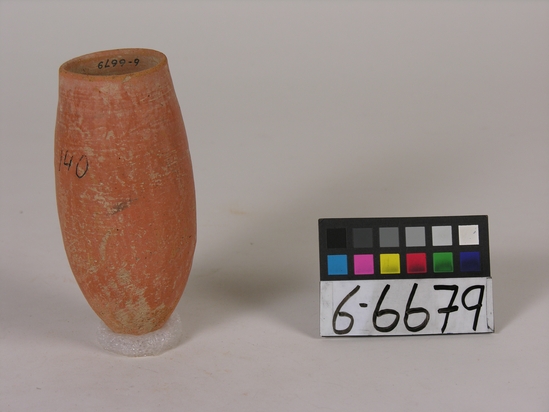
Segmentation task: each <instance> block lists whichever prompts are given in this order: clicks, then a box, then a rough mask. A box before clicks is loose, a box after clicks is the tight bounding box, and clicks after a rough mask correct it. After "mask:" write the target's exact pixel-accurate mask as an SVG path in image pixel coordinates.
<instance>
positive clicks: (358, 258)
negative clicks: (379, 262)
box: [355, 255, 374, 275]
mask: <svg viewBox="0 0 549 412" xmlns="http://www.w3.org/2000/svg"><path fill="white" fill-rule="evenodd" d="M373 274H374V255H355V275H373Z"/></svg>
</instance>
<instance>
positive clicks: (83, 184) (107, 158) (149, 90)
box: [55, 49, 196, 335]
mask: <svg viewBox="0 0 549 412" xmlns="http://www.w3.org/2000/svg"><path fill="white" fill-rule="evenodd" d="M55 183H56V193H57V205H58V211H59V220H60V223H61V231H62V234H63V241H64V244H65V250H66V252H67V257H68V260H69V263H70V266H71V269H72V271H73V273H74V276H75V278H76V280H77V282H78V284H79V286H80V288H81V290H82V292H83V293H84V296H85V297H86V299H87V301H88V303H89V304H90V306H91V307H92V308H93V310H94V311H95V312H96V313H97V315H98V316H99V317H100V318H101V319H102V320H103V321H104V322H105V323H106V324H107V326H109V328H111V329H112V330H113V331H114V332H117V333H125V334H134V335H140V334H144V333H147V332H152V331H154V330H156V329H158V328H160V327H161V326H162V325H164V323H165V322H166V321H167V320H168V318H169V317H170V315H171V314H172V312H173V310H174V309H175V307H176V305H177V303H178V302H179V299H180V298H181V295H182V293H183V290H184V288H185V285H186V283H187V279H188V276H189V272H190V269H191V264H192V258H193V253H194V249H195V243H196V206H195V192H194V183H193V174H192V165H191V158H190V154H189V148H188V143H187V136H186V133H185V126H184V124H183V118H182V117H181V111H180V108H179V104H178V102H177V97H176V95H175V92H174V87H173V84H172V80H171V77H170V72H169V69H168V62H167V59H166V56H164V55H163V54H162V53H160V52H157V51H154V50H147V49H121V50H110V51H104V52H98V53H93V54H88V55H85V56H81V57H78V58H76V59H73V60H70V61H68V62H66V63H65V64H63V65H62V66H61V68H60V70H59V105H58V111H57V124H56V129H55Z"/></svg>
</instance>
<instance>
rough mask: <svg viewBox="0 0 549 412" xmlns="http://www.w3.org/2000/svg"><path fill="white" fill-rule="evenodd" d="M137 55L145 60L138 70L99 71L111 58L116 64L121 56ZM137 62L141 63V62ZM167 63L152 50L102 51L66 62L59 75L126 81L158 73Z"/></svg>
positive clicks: (160, 55)
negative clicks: (100, 64)
mask: <svg viewBox="0 0 549 412" xmlns="http://www.w3.org/2000/svg"><path fill="white" fill-rule="evenodd" d="M137 55H138V56H139V58H143V59H147V60H146V62H144V64H145V66H142V68H139V69H137V70H131V69H130V67H127V68H126V69H125V70H122V71H121V72H120V73H116V72H114V71H113V70H109V71H106V72H104V73H102V72H101V71H100V70H102V68H99V67H98V66H99V63H100V62H106V61H107V59H112V58H113V57H116V60H117V62H118V61H119V60H120V58H121V57H122V56H135V57H137ZM135 57H132V58H135ZM139 62H140V63H141V61H139ZM167 62H168V59H167V57H166V55H165V54H164V53H162V52H159V51H157V50H153V49H146V48H122V49H111V50H102V51H97V52H93V53H88V54H83V55H81V56H78V57H75V58H73V59H70V60H67V61H66V62H65V63H63V64H62V65H61V66H60V67H59V75H60V76H63V77H73V78H86V79H87V80H89V81H90V80H101V79H104V80H105V79H110V80H115V79H126V78H128V76H130V77H135V76H142V75H146V74H150V73H152V72H155V71H158V70H160V69H162V68H163V67H165V66H166V65H167ZM126 64H129V63H126ZM111 67H112V66H111ZM134 68H137V67H134ZM128 69H130V70H128Z"/></svg>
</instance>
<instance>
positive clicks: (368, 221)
mask: <svg viewBox="0 0 549 412" xmlns="http://www.w3.org/2000/svg"><path fill="white" fill-rule="evenodd" d="M318 226H319V243H320V334H321V335H322V336H366V335H420V334H454V333H488V332H493V331H494V319H493V318H494V315H493V303H492V278H491V276H490V255H489V252H490V251H489V247H488V216H453V217H407V218H352V219H320V220H319V222H318Z"/></svg>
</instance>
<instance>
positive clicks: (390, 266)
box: [379, 253, 400, 275]
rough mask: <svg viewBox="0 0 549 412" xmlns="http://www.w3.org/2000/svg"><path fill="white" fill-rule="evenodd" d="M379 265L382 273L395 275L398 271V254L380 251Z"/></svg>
mask: <svg viewBox="0 0 549 412" xmlns="http://www.w3.org/2000/svg"><path fill="white" fill-rule="evenodd" d="M379 267H380V272H381V274H382V275H395V274H398V273H400V254H399V253H382V254H381V255H379Z"/></svg>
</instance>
